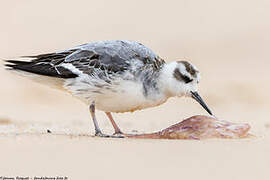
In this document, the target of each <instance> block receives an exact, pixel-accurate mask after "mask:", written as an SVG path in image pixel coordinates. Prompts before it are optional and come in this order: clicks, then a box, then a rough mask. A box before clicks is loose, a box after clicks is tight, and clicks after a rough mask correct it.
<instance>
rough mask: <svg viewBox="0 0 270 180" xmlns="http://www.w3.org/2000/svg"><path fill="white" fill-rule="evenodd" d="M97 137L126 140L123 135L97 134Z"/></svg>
mask: <svg viewBox="0 0 270 180" xmlns="http://www.w3.org/2000/svg"><path fill="white" fill-rule="evenodd" d="M95 136H97V137H105V138H124V137H125V136H123V135H121V134H113V135H107V134H103V133H102V132H96V133H95Z"/></svg>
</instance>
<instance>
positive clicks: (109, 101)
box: [96, 81, 167, 113]
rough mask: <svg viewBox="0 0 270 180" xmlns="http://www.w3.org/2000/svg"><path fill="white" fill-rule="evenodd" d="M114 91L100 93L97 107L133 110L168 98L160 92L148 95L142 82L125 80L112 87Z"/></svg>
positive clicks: (112, 109)
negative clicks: (144, 91)
mask: <svg viewBox="0 0 270 180" xmlns="http://www.w3.org/2000/svg"><path fill="white" fill-rule="evenodd" d="M112 90H113V91H111V92H108V93H106V94H103V95H100V96H98V97H97V99H96V107H97V109H99V110H102V111H109V112H117V113H120V112H133V111H136V110H141V109H145V108H149V107H153V106H158V105H160V104H162V103H164V102H166V100H167V98H165V97H164V96H162V95H161V94H159V93H153V94H151V95H150V96H149V97H146V96H145V94H144V93H143V85H142V83H140V82H134V81H123V82H121V83H120V84H119V85H118V86H116V87H114V88H113V89H112Z"/></svg>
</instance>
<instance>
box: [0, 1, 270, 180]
mask: <svg viewBox="0 0 270 180" xmlns="http://www.w3.org/2000/svg"><path fill="white" fill-rule="evenodd" d="M269 9H270V1H268V0H257V1H252V0H237V1H235V0H226V1H216V0H204V1H196V0H175V1H174V0H167V1H156V0H148V1H145V0H136V1H127V0H114V1H105V0H98V1H87V0H76V1H66V0H58V1H55V0H46V1H36V0H20V1H18V0H9V1H2V2H1V6H0V22H1V25H0V58H2V59H13V58H16V57H18V56H23V55H37V54H40V53H49V52H54V51H58V50H64V49H66V48H70V47H73V46H76V45H80V44H83V43H87V42H92V41H97V40H110V39H128V40H136V41H139V42H141V43H143V44H144V45H146V46H148V47H150V48H151V49H152V50H153V51H154V52H156V53H157V54H158V55H159V56H161V57H162V58H164V59H165V60H166V61H168V62H169V61H172V60H188V61H191V62H192V63H193V64H195V65H196V66H197V67H198V69H199V70H200V72H201V77H202V79H201V82H200V87H199V92H200V94H201V96H202V97H203V98H204V100H205V102H206V103H207V104H208V106H209V107H210V108H211V109H212V111H213V113H214V114H215V115H216V116H217V117H218V118H220V119H223V120H227V121H231V122H247V123H249V124H250V125H251V127H252V129H251V132H252V133H253V134H256V136H258V137H264V136H265V135H266V134H267V133H268V134H269V128H270V120H269V115H270V112H269V105H270V102H269V100H270V93H269V92H270V84H269V76H270V71H269V67H270V61H269V59H270V53H269V52H270V51H269V47H270V36H269V32H270V21H269V19H270V11H269ZM0 82H1V85H0V125H1V126H0V131H1V132H15V133H20V132H25V131H27V132H28V131H29V130H33V131H39V132H45V131H46V129H50V130H51V131H52V132H53V133H61V132H71V133H75V134H80V133H85V134H93V133H94V127H93V124H92V121H91V120H90V115H89V112H88V107H86V106H85V105H84V104H82V103H81V102H79V101H78V100H77V99H74V98H72V97H71V95H69V94H66V93H63V92H60V91H58V90H54V89H51V88H49V87H46V86H43V85H41V84H37V83H35V82H32V81H30V80H28V79H25V78H24V77H20V76H17V75H16V74H13V73H11V72H8V71H6V70H5V69H4V67H3V63H2V62H1V67H0ZM197 114H206V112H205V111H204V110H203V108H202V107H200V105H199V104H198V103H196V102H195V101H194V100H192V99H188V98H182V99H178V98H172V99H170V100H169V101H168V102H167V103H166V104H163V105H161V106H159V107H155V108H151V109H146V110H143V111H138V112H134V113H125V114H114V117H115V119H116V121H117V122H118V124H119V126H120V127H121V128H122V130H123V131H124V132H131V131H133V130H137V131H139V132H150V131H156V130H159V129H162V128H164V127H168V126H169V125H171V124H173V123H176V122H179V121H181V120H182V119H184V118H187V117H190V116H192V115H197ZM97 117H98V120H99V121H100V126H101V128H102V129H103V130H104V131H105V132H107V133H112V132H113V129H112V127H111V125H110V124H109V121H108V120H107V119H106V117H105V115H104V113H102V112H98V114H97ZM5 140H6V139H5ZM37 141H39V140H37ZM27 142H28V140H26V141H25V142H24V143H26V144H27ZM34 142H36V141H34ZM64 142H65V141H64ZM87 142H89V139H88V140H87ZM91 142H92V141H91ZM94 142H95V141H94ZM107 142H108V141H107ZM109 142H111V141H109ZM131 142H133V141H131ZM147 142H148V141H146V143H147ZM268 142H269V141H268ZM43 143H45V142H44V141H43ZM47 143H48V142H47ZM59 143H60V142H59ZM68 143H69V142H68ZM92 143H93V142H92ZM140 143H142V142H140ZM140 143H139V144H140ZM163 143H165V142H163ZM175 143H176V142H175ZM185 143H187V142H184V144H185ZM45 144H46V143H45ZM97 144H99V145H100V144H101V143H100V141H98V142H97ZM97 144H95V145H94V146H96V145H97ZM105 144H106V143H105ZM154 144H155V143H154ZM161 144H162V143H161ZM187 144H188V143H187ZM187 144H185V145H187ZM225 144H226V143H225ZM262 144H264V143H262ZM47 145H48V144H47ZM76 145H77V146H78V144H76ZM171 145H173V147H171V149H172V150H176V149H175V146H174V145H175V144H171ZM222 145H223V144H222V143H218V146H215V148H218V147H221V146H222ZM227 145H228V144H227ZM77 146H76V147H77ZM102 146H103V145H102ZM136 146H137V144H136V145H135V142H134V145H133V146H131V147H133V148H136ZM166 146H167V144H166ZM191 146H192V147H193V144H192V145H191ZM68 147H69V146H68ZM82 147H83V148H84V146H82ZM85 147H87V146H85ZM145 147H148V148H149V150H150V149H151V148H152V147H153V146H151V145H149V146H144V147H143V148H145ZM167 147H169V146H167ZM187 147H189V146H184V147H183V146H182V145H181V148H179V149H177V151H176V152H174V153H175V155H176V154H177V155H178V156H179V154H178V150H179V151H180V149H183V148H184V151H185V149H186V151H185V152H190V151H189V150H190V149H189V148H187ZM209 147H210V146H209ZM227 147H228V146H227ZM236 147H237V148H238V151H237V152H238V153H239V154H238V155H240V156H237V157H235V156H233V155H232V154H230V153H232V152H235V149H234V150H230V149H225V152H226V153H227V154H229V155H228V156H230V155H232V156H230V157H234V159H237V158H238V157H241V158H240V159H239V160H244V159H245V157H244V156H241V154H242V153H243V152H245V151H246V150H247V149H250V148H251V146H248V145H247V146H244V147H245V148H242V147H243V146H236ZM252 147H253V146H252ZM107 148H108V147H107ZM143 148H142V149H143ZM193 148H194V147H193ZM195 148H196V146H195ZM215 148H213V149H215ZM237 148H236V149H237ZM44 149H46V148H45V147H44ZM109 149H110V148H109ZM116 149H117V148H116ZM161 149H162V151H163V150H165V149H166V148H161ZM201 149H202V152H209V149H208V148H206V149H205V151H203V150H204V147H203V144H202V147H201ZM251 149H252V148H251ZM251 149H250V151H248V152H249V153H251V154H253V153H252V152H253V151H251ZM253 149H257V146H254V147H253ZM268 149H269V148H268ZM23 150H24V151H22V152H26V151H27V148H24V149H23ZM46 150H48V152H54V151H52V149H46ZM50 150H51V151H50ZM66 150H67V149H65V150H63V151H61V152H59V153H58V154H57V156H56V155H52V156H51V154H50V156H49V155H48V157H62V158H63V159H61V160H64V161H65V158H66V156H65V157H64V156H61V153H62V152H66ZM126 150H127V149H126ZM218 150H221V149H218ZM262 151H263V150H262ZM12 152H14V154H13V155H14V157H17V155H16V154H17V151H12ZM29 152H31V153H32V151H29ZM39 152H43V151H39V150H37V151H35V153H36V156H34V157H40V154H39ZM68 152H70V153H73V150H72V151H71V150H70V151H68ZM97 152H98V151H97V150H96V153H97ZM137 152H139V153H140V152H141V153H140V155H142V157H143V156H144V155H145V158H146V157H148V156H149V154H147V155H146V153H144V152H143V151H141V150H138V151H137ZM216 152H220V151H216ZM264 152H266V151H264ZM268 152H269V151H268ZM193 153H194V154H193ZM193 153H192V152H191V153H190V155H192V156H186V162H190V160H192V157H194V156H195V157H197V155H198V154H197V152H196V151H195V149H194V151H193ZM226 153H225V154H226ZM33 154H34V153H32V154H31V156H32V155H33ZM52 154H53V153H52ZM76 154H79V153H78V152H77V153H76ZM83 154H85V152H84V153H83ZM183 154H185V153H184V152H183ZM251 154H249V155H251ZM256 154H257V155H260V154H261V160H262V161H260V163H258V164H260V165H262V167H261V168H260V170H262V169H263V168H265V169H267V166H264V165H266V164H267V162H266V161H263V159H264V158H265V156H264V155H263V153H260V152H258V153H256ZM29 155H30V154H29ZM65 155H67V156H70V154H65ZM154 155H155V153H154ZM154 155H153V158H152V159H151V160H155V159H156V158H155V157H154ZM156 155H157V156H158V157H159V158H162V157H164V156H162V155H160V154H158V153H157V152H156ZM93 156H95V155H93ZM198 156H199V155H198ZM213 156H214V157H215V159H219V158H221V157H220V156H219V154H218V153H216V154H215V153H212V155H211V157H213ZM46 157H47V156H46V155H45V156H44V159H43V160H45V159H46ZM105 157H107V156H105ZM124 157H128V156H127V155H126V156H124ZM134 157H137V156H134ZM151 157H152V156H151ZM179 157H180V156H179ZM230 157H229V158H227V160H228V159H230ZM91 158H93V157H91ZM108 158H112V157H111V156H109V157H108ZM183 158H184V159H185V157H183ZM197 158H198V157H197ZM201 158H202V159H201V160H202V161H201V162H203V160H207V161H208V162H210V163H209V164H208V165H206V166H205V167H210V169H211V167H212V168H216V167H217V166H216V164H218V162H215V160H214V158H208V157H207V156H205V154H204V155H203V154H201ZM204 158H205V159H204ZM254 158H255V156H254ZM83 159H84V158H83V157H81V159H80V160H83ZM268 159H269V156H268ZM25 160H26V161H28V160H29V159H25ZM114 160H115V159H114ZM117 160H118V159H117ZM133 160H134V162H135V164H136V163H137V164H140V162H139V160H138V161H137V160H136V159H133ZM166 160H167V159H166V158H164V159H163V161H162V162H166V163H168V162H167V161H166ZM170 160H171V161H173V160H174V158H173V157H170ZM220 160H221V161H222V162H227V161H226V159H225V160H224V159H220ZM256 160H257V159H254V161H256ZM192 161H194V163H191V164H192V165H193V166H197V170H198V169H201V168H202V166H200V165H199V164H198V165H197V163H196V162H197V161H196V159H193V160H192ZM245 161H246V159H245ZM241 162H243V161H241ZM262 162H263V163H262ZM78 163H80V162H78ZM85 163H86V162H85ZM227 163H228V164H227V165H231V162H230V161H229V160H228V162H227ZM157 164H159V163H157ZM176 164H177V163H176V162H175V165H176ZM233 164H235V166H242V165H243V164H238V163H235V162H234V163H233ZM258 164H257V165H258ZM62 165H63V164H62ZM149 165H150V164H149ZM257 165H254V168H255V167H257ZM268 165H269V161H268ZM67 166H68V165H67ZM120 166H121V165H120ZM247 166H248V165H247ZM175 167H176V166H175ZM190 167H192V166H190ZM268 167H269V166H268ZM257 168H258V167H257ZM44 169H46V168H44ZM56 169H57V168H56ZM108 169H109V168H108ZM210 169H208V171H205V172H210ZM236 169H237V168H236ZM236 169H235V168H231V169H230V170H232V171H234V170H235V171H236ZM58 170H59V168H58ZM163 170H164V169H163ZM191 170H192V168H187V169H186V172H189V174H190V175H191V174H193V172H192V171H191ZM29 172H30V170H29ZM127 172H129V171H127ZM162 172H163V171H162ZM175 172H176V171H175ZM216 172H221V173H222V172H223V171H222V168H221V169H218V171H216ZM237 172H239V173H240V172H242V173H243V174H244V173H245V172H250V173H251V172H253V171H252V168H251V169H250V171H246V170H244V169H242V171H241V170H240V171H239V169H237ZM155 173H156V169H155V170H153V174H155ZM206 174H207V173H206ZM206 174H205V175H206ZM256 175H257V174H254V177H256ZM157 176H158V175H157ZM97 177H98V175H97ZM160 177H162V176H160ZM164 177H165V176H164ZM216 177H218V178H219V177H220V176H219V174H216ZM248 177H250V178H252V177H253V176H250V175H249V176H248ZM229 179H233V178H229Z"/></svg>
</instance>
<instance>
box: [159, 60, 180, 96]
mask: <svg viewBox="0 0 270 180" xmlns="http://www.w3.org/2000/svg"><path fill="white" fill-rule="evenodd" d="M176 65H177V63H176V62H170V63H166V64H164V66H163V67H162V69H161V71H160V74H159V78H158V80H157V82H158V86H159V89H160V91H161V92H162V93H163V94H164V96H166V97H167V98H169V97H174V96H177V94H176V93H175V91H174V89H175V83H174V81H173V71H174V69H175V67H176Z"/></svg>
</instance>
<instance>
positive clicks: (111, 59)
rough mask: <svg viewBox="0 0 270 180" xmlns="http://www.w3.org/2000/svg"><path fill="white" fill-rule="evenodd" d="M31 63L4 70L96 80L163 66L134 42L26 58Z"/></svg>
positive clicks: (101, 44)
mask: <svg viewBox="0 0 270 180" xmlns="http://www.w3.org/2000/svg"><path fill="white" fill-rule="evenodd" d="M28 57H29V58H34V59H33V60H32V61H12V60H11V61H8V64H6V66H7V67H10V68H11V69H15V70H22V71H27V72H31V73H35V74H39V75H46V76H53V77H59V78H75V77H78V76H79V75H80V74H82V73H83V74H88V75H93V74H97V75H98V76H100V77H103V76H104V75H106V76H107V75H108V74H109V75H110V74H111V75H115V74H121V73H123V72H125V71H127V70H129V71H138V70H140V69H143V68H152V69H153V68H154V69H160V68H161V67H162V65H163V64H164V63H165V62H164V61H163V60H162V59H161V58H159V57H158V56H157V55H155V54H154V53H153V52H152V51H151V50H150V49H149V48H147V47H145V46H143V45H142V44H140V43H137V42H134V41H121V40H114V41H100V42H94V43H89V44H85V45H81V46H78V47H75V48H72V49H69V50H66V51H63V52H58V53H50V54H42V55H38V56H28Z"/></svg>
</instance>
